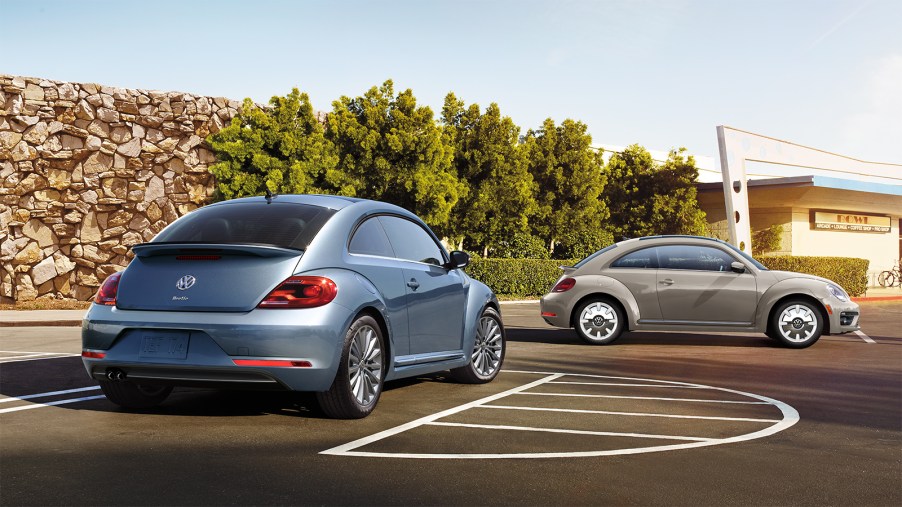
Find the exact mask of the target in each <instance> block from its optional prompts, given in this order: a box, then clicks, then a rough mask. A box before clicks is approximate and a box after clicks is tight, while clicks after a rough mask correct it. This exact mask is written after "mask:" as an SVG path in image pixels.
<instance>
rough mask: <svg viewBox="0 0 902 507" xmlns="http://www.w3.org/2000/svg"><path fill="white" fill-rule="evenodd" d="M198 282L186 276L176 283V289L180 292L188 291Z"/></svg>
mask: <svg viewBox="0 0 902 507" xmlns="http://www.w3.org/2000/svg"><path fill="white" fill-rule="evenodd" d="M196 281H197V280H196V279H195V278H194V277H193V276H191V275H185V276H183V277H181V278H179V281H177V282H175V288H176V289H178V290H188V289H190V288H191V287H194V282H196Z"/></svg>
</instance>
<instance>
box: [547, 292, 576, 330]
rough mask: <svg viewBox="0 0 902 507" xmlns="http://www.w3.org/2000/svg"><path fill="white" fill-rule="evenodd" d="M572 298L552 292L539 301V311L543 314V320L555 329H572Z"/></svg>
mask: <svg viewBox="0 0 902 507" xmlns="http://www.w3.org/2000/svg"><path fill="white" fill-rule="evenodd" d="M570 299H571V298H569V297H563V296H562V295H560V294H558V293H555V292H551V293H548V294H546V295H544V296H542V299H540V300H539V311H541V312H542V318H543V319H544V320H545V322H546V323H548V324H549V325H551V326H555V327H571V326H570V313H571V311H572V309H571V308H570V307H569V305H568V302H569V301H570Z"/></svg>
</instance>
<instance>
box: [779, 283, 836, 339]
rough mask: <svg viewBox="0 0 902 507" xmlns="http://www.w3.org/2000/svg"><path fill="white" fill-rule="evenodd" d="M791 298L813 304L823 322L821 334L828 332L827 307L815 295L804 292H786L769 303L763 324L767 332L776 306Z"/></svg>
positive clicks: (828, 318) (828, 317)
mask: <svg viewBox="0 0 902 507" xmlns="http://www.w3.org/2000/svg"><path fill="white" fill-rule="evenodd" d="M791 300H803V301H806V302H808V303H811V305H812V306H814V308H816V309H817V311H818V312H819V313H820V314H821V321H822V322H823V329H822V331H821V335H829V334H830V316H829V315H828V314H827V309H826V308H824V305H823V304H822V303H821V302H820V301H818V300H817V298H816V297H814V296H812V295H811V294H805V293H804V292H796V293H792V294H786V295H784V296H781V297H780V298H779V299H777V300H776V301H774V302H773V303H771V305H770V308H768V309H767V323H766V324H765V329H766V330H767V331H768V332H770V331H773V325H774V324H773V322H774V314H775V313H776V312H777V308H779V307H780V305H782V304H783V303H785V302H787V301H791Z"/></svg>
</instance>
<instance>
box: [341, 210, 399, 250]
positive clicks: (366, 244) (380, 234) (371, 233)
mask: <svg viewBox="0 0 902 507" xmlns="http://www.w3.org/2000/svg"><path fill="white" fill-rule="evenodd" d="M348 252H350V253H352V254H363V255H378V256H380V257H394V256H395V252H394V251H392V248H391V245H390V244H389V242H388V237H387V236H386V235H385V231H384V230H383V229H382V224H381V223H380V222H379V219H378V218H370V219H368V220H367V221H365V222H363V223H362V224H360V226H359V227H357V230H356V231H354V237H352V238H351V243H350V244H349V245H348Z"/></svg>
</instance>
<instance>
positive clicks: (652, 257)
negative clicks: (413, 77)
mask: <svg viewBox="0 0 902 507" xmlns="http://www.w3.org/2000/svg"><path fill="white" fill-rule="evenodd" d="M657 250H658V249H657V248H654V247H652V248H643V249H641V250H636V251H635V252H630V253H628V254H626V255H624V256H623V257H621V258H619V259H617V260H616V261H614V262H613V263H612V264H611V267H612V268H645V269H655V268H657V267H658V254H657Z"/></svg>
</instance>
